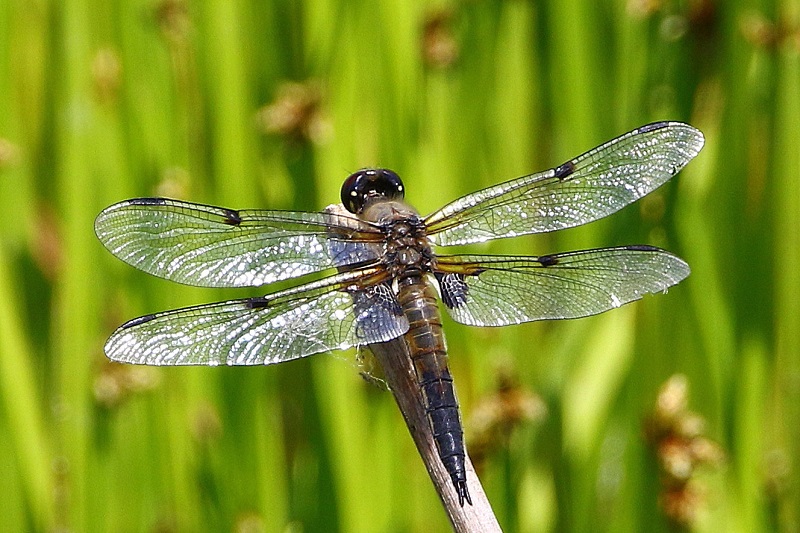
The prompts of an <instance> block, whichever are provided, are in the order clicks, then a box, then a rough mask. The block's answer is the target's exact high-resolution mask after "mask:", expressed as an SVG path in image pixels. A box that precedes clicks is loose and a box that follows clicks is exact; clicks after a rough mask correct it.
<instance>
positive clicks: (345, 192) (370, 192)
mask: <svg viewBox="0 0 800 533" xmlns="http://www.w3.org/2000/svg"><path fill="white" fill-rule="evenodd" d="M381 198H384V199H387V200H398V199H401V198H403V182H402V180H401V179H400V176H398V175H397V174H395V173H394V172H392V171H391V170H389V169H387V168H366V169H364V170H359V171H358V172H355V173H353V174H350V176H349V177H348V178H347V179H346V180H344V185H342V203H343V204H344V206H345V208H347V210H348V211H350V212H351V213H354V214H356V215H358V214H361V212H362V211H364V208H365V207H366V206H367V204H368V203H370V202H372V201H374V200H376V199H381Z"/></svg>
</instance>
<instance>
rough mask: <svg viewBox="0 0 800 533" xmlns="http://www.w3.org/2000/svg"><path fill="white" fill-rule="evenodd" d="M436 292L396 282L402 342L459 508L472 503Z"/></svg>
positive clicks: (407, 280) (413, 280) (414, 280)
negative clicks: (404, 325) (406, 327)
mask: <svg viewBox="0 0 800 533" xmlns="http://www.w3.org/2000/svg"><path fill="white" fill-rule="evenodd" d="M436 296H437V295H436V291H435V289H434V288H433V287H432V286H431V285H430V284H429V283H428V282H426V281H425V279H424V278H423V277H422V276H421V275H416V274H415V275H411V276H407V277H404V278H402V279H401V280H400V281H399V294H398V300H399V302H400V305H401V307H402V308H403V313H404V314H405V316H406V318H407V319H408V322H409V330H408V333H406V335H405V338H406V341H407V343H408V346H409V349H410V353H411V359H412V361H413V363H414V369H415V370H416V374H417V382H418V384H419V387H420V390H421V392H422V401H423V405H424V406H425V411H426V413H427V415H428V422H429V423H430V425H431V429H432V431H433V436H434V440H435V441H436V448H437V450H438V452H439V458H440V459H441V461H442V463H443V464H444V466H445V468H446V469H447V472H448V473H449V474H450V478H451V479H452V481H453V486H454V487H455V488H456V492H457V493H458V499H459V502H460V503H461V505H464V501H467V502H469V503H472V501H471V500H470V496H469V492H468V491H467V472H466V465H465V461H466V452H465V451H464V431H463V429H462V426H461V416H460V414H459V411H458V399H457V397H456V391H455V387H454V385H453V377H452V376H451V375H450V369H449V368H448V365H447V345H446V344H445V338H444V332H443V331H442V319H441V315H440V314H439V308H438V306H437V305H436Z"/></svg>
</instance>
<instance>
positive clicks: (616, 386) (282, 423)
mask: <svg viewBox="0 0 800 533" xmlns="http://www.w3.org/2000/svg"><path fill="white" fill-rule="evenodd" d="M799 23H800V2H798V1H796V0H784V1H780V0H778V1H774V2H770V1H764V0H761V1H758V0H752V1H747V0H731V1H728V2H721V1H714V0H687V1H682V2H677V1H667V0H664V1H659V0H618V1H613V2H611V1H602V2H595V1H591V0H540V1H524V0H505V1H489V0H462V1H460V2H459V1H455V0H453V1H450V2H407V1H401V0H393V1H385V2H374V1H360V2H344V1H339V0H333V1H306V2H300V1H287V0H267V1H257V0H249V1H248V0H233V1H230V0H205V1H197V2H189V1H184V0H161V1H158V0H138V1H135V0H132V1H127V2H106V1H99V0H94V1H87V0H83V1H74V0H72V1H71V0H65V1H48V0H38V1H37V0H32V1H22V0H6V1H4V2H3V3H2V5H1V6H0V198H1V199H2V204H0V397H1V402H0V405H1V407H0V457H2V460H0V494H2V498H0V529H3V530H6V531H23V530H39V531H41V530H45V531H47V530H49V531H54V530H58V531H66V530H71V531H166V532H169V531H202V530H207V531H291V532H299V531H346V532H358V531H392V532H401V531H426V532H427V531H445V530H447V528H448V527H449V525H448V522H447V518H446V516H445V514H444V512H443V510H442V508H441V505H440V503H439V501H438V499H437V497H436V495H435V493H434V491H433V489H432V488H431V485H430V482H429V480H428V478H427V474H426V472H425V469H424V467H423V466H422V463H421V461H420V459H419V457H418V456H417V455H416V451H415V449H414V447H413V444H412V442H411V439H410V438H409V436H408V432H407V430H406V428H405V426H404V425H403V421H402V418H401V416H400V414H399V413H398V411H397V409H396V407H395V405H394V402H393V399H392V397H391V395H390V394H387V393H384V392H381V391H379V390H377V389H376V388H374V387H372V386H371V385H369V384H367V383H365V382H364V380H362V379H361V378H360V377H359V373H358V369H357V368H354V367H353V366H352V365H351V364H347V363H346V362H343V361H342V360H341V359H342V358H343V357H331V356H327V355H318V356H315V357H312V358H308V359H306V360H302V361H297V362H292V363H286V364H284V365H280V366H276V367H272V368H139V367H129V366H122V365H112V364H110V363H108V362H107V361H106V360H105V357H104V356H103V354H102V346H103V342H104V341H105V339H106V338H107V336H108V335H109V334H110V333H111V331H112V330H113V329H114V328H115V327H116V326H117V325H119V324H120V323H122V322H123V321H125V320H127V319H130V318H133V317H135V316H139V315H141V314H145V313H150V312H154V311H157V310H163V309H169V308H173V307H181V306H186V305H191V304H197V303H203V302H211V301H216V300H221V299H225V298H229V297H243V296H247V295H254V294H259V293H263V292H264V290H261V291H255V292H254V291H215V290H210V289H196V288H191V287H182V286H178V285H176V284H173V283H169V282H166V281H163V280H158V279H153V278H151V277H150V276H148V275H146V274H143V273H141V272H138V271H136V270H135V269H133V268H131V267H128V266H126V265H124V264H122V263H121V262H119V261H117V260H116V259H114V258H113V257H112V256H111V255H110V254H109V253H108V252H106V251H105V249H103V247H102V246H101V245H100V243H99V242H98V241H97V239H96V238H95V236H94V233H93V229H92V223H93V219H94V217H95V216H96V214H97V213H98V212H99V211H100V210H101V209H102V208H104V207H106V206H108V205H110V204H112V203H114V202H117V201H119V200H122V199H125V198H129V197H135V196H148V195H166V196H172V197H179V198H183V199H187V200H193V201H199V202H205V203H212V204H217V205H224V206H228V207H234V208H245V207H262V208H273V209H307V210H318V209H321V208H322V207H324V206H325V205H327V204H329V203H334V202H338V195H339V186H340V184H341V182H342V180H343V179H344V178H345V177H346V176H347V175H348V174H349V173H350V172H352V171H353V170H355V169H358V168H361V167H365V166H386V167H389V168H393V169H394V170H396V171H397V172H398V173H399V174H400V175H401V176H403V177H404V179H405V182H406V188H407V191H408V194H407V198H408V199H409V201H410V202H411V203H413V204H414V205H415V206H416V207H417V208H419V209H420V211H421V212H423V213H428V212H430V211H432V210H434V209H436V208H438V207H439V206H441V205H443V204H444V203H446V202H448V201H450V200H452V199H454V198H456V197H457V196H459V195H461V194H465V193H468V192H470V191H473V190H475V189H477V188H480V187H484V186H488V185H490V184H494V183H498V182H500V181H504V180H507V179H511V178H514V177H517V176H519V175H523V174H527V173H530V172H533V171H538V170H542V169H545V168H548V167H551V166H554V165H557V164H560V163H562V162H563V161H564V160H566V159H567V158H570V157H572V156H575V155H577V154H579V153H581V152H583V151H585V150H588V149H589V148H592V147H594V146H595V145H598V144H600V143H601V142H604V141H606V140H609V139H611V138H612V137H614V136H616V135H618V134H621V133H623V132H625V131H628V130H630V129H632V128H634V127H637V126H640V125H642V124H645V123H647V122H651V121H654V120H664V119H669V120H683V121H687V122H690V123H691V124H693V125H694V126H696V127H698V128H699V129H701V130H702V131H703V132H704V133H705V135H706V139H707V144H706V147H705V149H704V150H703V152H702V153H701V154H700V155H699V156H698V157H697V158H696V160H694V161H693V162H692V163H690V164H689V166H688V167H687V168H686V169H685V170H684V171H683V172H682V173H681V174H680V175H679V176H678V177H677V178H675V179H673V180H672V181H671V182H670V183H669V184H668V185H666V186H665V187H663V188H662V189H660V190H658V191H657V192H655V193H653V194H651V195H650V196H648V197H647V198H645V199H644V200H642V201H640V202H638V203H637V204H635V205H633V206H631V207H628V208H626V209H625V210H623V211H621V212H620V213H618V214H616V215H615V216H613V217H610V218H609V219H607V220H604V221H600V222H597V223H594V224H592V225H590V226H588V227H584V228H577V229H574V230H568V231H563V232H559V233H557V234H553V235H544V236H534V237H526V238H519V239H510V240H505V241H502V242H498V243H495V244H493V245H491V246H485V247H475V248H472V249H473V250H479V251H482V252H486V253H515V254H544V253H550V252H556V251H566V250H569V249H575V248H580V247H592V246H610V245H619V244H633V243H647V244H654V245H658V246H662V247H665V248H667V249H669V250H672V251H674V252H676V253H678V254H679V255H681V256H682V257H683V258H685V259H686V260H687V261H688V262H689V264H690V265H691V267H692V275H691V276H690V277H689V279H688V280H686V281H685V282H683V283H681V284H680V285H678V286H677V287H674V288H673V289H672V290H670V291H669V293H668V294H666V295H658V296H651V297H647V298H645V299H644V300H643V301H641V302H638V303H635V304H632V305H629V306H626V307H624V308H622V309H619V310H615V311H613V312H609V313H606V314H604V315H600V316H597V317H592V318H588V319H582V320H575V321H564V322H558V323H537V324H530V325H524V326H516V327H507V328H500V329H479V328H468V327H465V326H461V325H458V324H454V323H453V322H452V321H450V320H447V322H446V324H445V328H446V331H447V334H448V340H449V345H450V350H451V360H452V365H453V372H454V374H455V379H456V383H457V386H458V391H459V394H460V399H461V402H462V408H463V414H464V419H465V420H464V421H465V425H466V427H467V433H468V436H469V439H470V440H469V441H468V442H469V444H468V446H469V447H470V448H469V449H470V450H473V455H475V458H476V459H480V461H479V466H480V472H481V479H482V480H483V482H484V485H485V487H486V490H487V493H488V495H489V498H490V500H491V502H492V505H493V506H494V509H495V511H496V513H497V515H498V519H499V521H500V523H501V524H502V526H503V528H504V530H505V531H512V532H514V531H520V532H528V531H555V530H561V531H631V530H638V531H643V530H647V531H667V530H674V529H679V530H680V529H690V530H698V531H742V532H757V531H798V530H800V485H799V482H800V477H798V474H797V468H798V463H800V454H799V453H798V451H799V449H800V417H799V416H798V415H800V237H799V236H798V232H799V231H800V230H799V228H800V180H798V178H799V177H800V148H799V147H800V68H799V67H800V31H799V30H798V28H800V26H798V24H799ZM674 374H680V375H682V376H685V381H681V380H680V378H676V379H675V380H673V381H672V382H671V383H672V386H671V387H670V388H669V391H667V393H666V394H664V395H662V396H661V400H660V405H661V410H660V411H659V413H660V414H656V415H653V413H654V410H655V409H656V407H655V406H656V401H657V397H658V393H659V388H660V387H661V386H662V385H663V384H664V383H665V382H666V381H667V380H668V379H669V378H670V376H673V375H674ZM682 384H683V385H685V386H686V389H685V390H686V391H688V398H686V399H682V394H681V391H682V390H684V389H683V385H682ZM684 401H686V402H688V404H687V405H684V404H683V403H682V402H684Z"/></svg>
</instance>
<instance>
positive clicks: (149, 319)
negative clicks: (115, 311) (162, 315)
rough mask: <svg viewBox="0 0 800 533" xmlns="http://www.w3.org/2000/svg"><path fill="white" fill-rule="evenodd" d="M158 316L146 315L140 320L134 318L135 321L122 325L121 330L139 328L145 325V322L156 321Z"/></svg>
mask: <svg viewBox="0 0 800 533" xmlns="http://www.w3.org/2000/svg"><path fill="white" fill-rule="evenodd" d="M156 316H157V315H155V314H152V315H144V316H140V317H139V318H134V319H133V320H128V321H127V322H125V323H124V324H122V325H121V326H120V327H119V329H128V328H133V327H136V326H138V325H140V324H144V323H145V322H150V321H151V320H153V319H154V318H155V317H156Z"/></svg>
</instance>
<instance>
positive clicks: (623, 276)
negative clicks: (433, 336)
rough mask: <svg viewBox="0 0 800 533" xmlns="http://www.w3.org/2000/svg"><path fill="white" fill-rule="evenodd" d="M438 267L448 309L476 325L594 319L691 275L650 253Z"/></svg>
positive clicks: (665, 256)
mask: <svg viewBox="0 0 800 533" xmlns="http://www.w3.org/2000/svg"><path fill="white" fill-rule="evenodd" d="M438 261H439V265H438V271H437V273H436V277H437V279H438V281H439V285H440V290H441V293H442V301H443V302H444V304H445V307H446V308H447V310H448V311H449V313H450V315H451V316H452V317H453V319H454V320H456V321H457V322H461V323H462V324H468V325H472V326H505V325H509V324H519V323H521V322H529V321H533V320H546V319H561V318H578V317H584V316H588V315H594V314H597V313H602V312H603V311H606V310H608V309H612V308H615V307H619V306H621V305H623V304H626V303H628V302H631V301H634V300H638V299H640V298H641V297H642V296H643V295H644V294H648V293H658V292H662V291H665V290H666V289H667V288H669V287H671V286H673V285H675V284H677V283H678V282H680V281H681V280H682V279H684V278H685V277H686V276H688V275H689V265H687V264H686V263H685V262H684V261H683V260H682V259H680V258H679V257H677V256H675V255H672V254H671V253H669V252H666V251H664V250H661V249H659V248H655V247H652V246H625V247H619V248H600V249H596V250H584V251H579V252H568V253H563V254H554V255H547V256H540V257H510V256H474V255H473V256H442V257H439V259H438Z"/></svg>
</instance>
